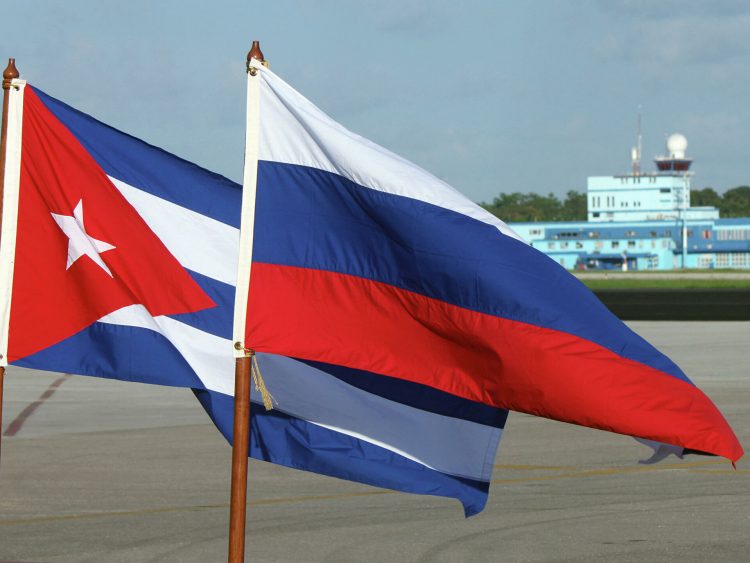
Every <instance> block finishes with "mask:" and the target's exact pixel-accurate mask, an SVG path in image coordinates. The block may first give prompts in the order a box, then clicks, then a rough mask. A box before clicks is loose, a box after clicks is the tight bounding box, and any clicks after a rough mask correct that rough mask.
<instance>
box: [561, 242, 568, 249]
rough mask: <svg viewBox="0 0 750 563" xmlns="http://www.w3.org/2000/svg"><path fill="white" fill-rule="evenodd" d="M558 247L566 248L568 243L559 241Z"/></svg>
mask: <svg viewBox="0 0 750 563" xmlns="http://www.w3.org/2000/svg"><path fill="white" fill-rule="evenodd" d="M560 248H568V243H567V242H561V243H560Z"/></svg>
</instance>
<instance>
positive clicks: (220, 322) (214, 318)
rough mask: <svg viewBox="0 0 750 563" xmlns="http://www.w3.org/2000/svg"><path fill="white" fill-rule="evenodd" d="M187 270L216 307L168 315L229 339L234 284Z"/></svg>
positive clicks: (232, 312) (232, 313)
mask: <svg viewBox="0 0 750 563" xmlns="http://www.w3.org/2000/svg"><path fill="white" fill-rule="evenodd" d="M187 272H188V273H189V274H190V276H191V277H192V278H193V279H194V280H195V282H196V283H197V284H198V285H199V286H200V287H201V289H202V290H203V291H205V292H206V293H207V294H208V296H209V297H210V298H211V299H212V300H213V302H214V303H216V307H212V308H211V309H204V310H202V311H197V312H195V313H181V314H179V315H169V317H170V318H172V319H175V320H177V321H180V322H181V323H185V324H186V325H189V326H192V327H194V328H197V329H198V330H202V331H203V332H208V333H209V334H213V335H214V336H219V337H221V338H227V339H229V340H231V339H232V321H233V318H234V317H233V315H234V293H235V288H234V286H232V285H229V284H226V283H223V282H220V281H218V280H215V279H213V278H209V277H207V276H204V275H202V274H199V273H197V272H193V271H192V270H187Z"/></svg>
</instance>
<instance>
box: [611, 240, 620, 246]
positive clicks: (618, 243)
mask: <svg viewBox="0 0 750 563" xmlns="http://www.w3.org/2000/svg"><path fill="white" fill-rule="evenodd" d="M612 248H620V241H618V240H613V241H612Z"/></svg>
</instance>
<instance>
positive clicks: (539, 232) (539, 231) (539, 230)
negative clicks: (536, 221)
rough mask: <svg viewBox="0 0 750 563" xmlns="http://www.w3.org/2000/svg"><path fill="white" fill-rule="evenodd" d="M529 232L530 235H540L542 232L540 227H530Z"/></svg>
mask: <svg viewBox="0 0 750 563" xmlns="http://www.w3.org/2000/svg"><path fill="white" fill-rule="evenodd" d="M529 234H530V235H531V236H534V235H541V234H542V229H531V230H530V231H529Z"/></svg>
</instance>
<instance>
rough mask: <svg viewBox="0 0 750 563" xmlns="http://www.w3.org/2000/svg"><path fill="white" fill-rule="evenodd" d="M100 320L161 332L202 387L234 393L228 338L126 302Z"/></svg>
mask: <svg viewBox="0 0 750 563" xmlns="http://www.w3.org/2000/svg"><path fill="white" fill-rule="evenodd" d="M99 322H100V323H107V324H113V325H122V326H132V327H139V328H146V329H149V330H153V331H155V332H158V333H160V334H162V335H163V336H164V337H165V338H166V339H167V340H169V341H170V342H171V343H172V345H173V346H174V347H175V348H176V349H177V351H178V352H179V353H180V354H181V355H182V357H183V358H185V361H186V362H187V363H188V365H190V367H191V368H192V369H193V371H194V372H195V374H196V375H197V376H198V378H199V379H200V380H201V381H202V382H203V385H205V386H206V389H210V390H212V391H218V392H219V393H224V394H225V395H234V361H233V359H232V342H231V341H230V340H227V339H226V338H220V337H218V336H214V335H213V334H209V333H207V332H203V331H202V330H199V329H197V328H194V327H192V326H190V325H187V324H185V323H182V322H180V321H176V320H174V319H172V318H170V317H164V316H160V317H152V316H151V315H150V314H149V312H148V311H147V310H146V308H145V307H144V306H143V305H130V306H128V307H123V308H122V309H118V310H117V311H114V312H113V313H110V314H109V315H106V316H104V317H102V318H101V319H99Z"/></svg>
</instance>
